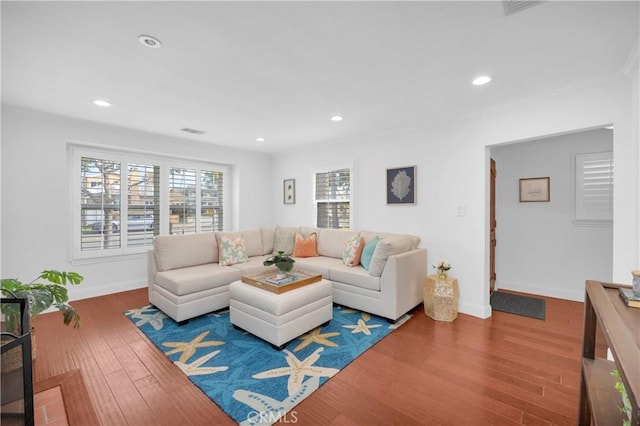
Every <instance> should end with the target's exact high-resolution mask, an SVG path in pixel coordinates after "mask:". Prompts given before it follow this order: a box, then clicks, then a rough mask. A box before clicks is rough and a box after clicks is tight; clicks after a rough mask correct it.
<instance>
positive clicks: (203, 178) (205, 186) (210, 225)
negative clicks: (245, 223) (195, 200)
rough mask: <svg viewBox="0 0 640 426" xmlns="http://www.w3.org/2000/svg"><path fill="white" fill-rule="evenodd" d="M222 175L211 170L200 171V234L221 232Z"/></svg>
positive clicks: (222, 216)
mask: <svg viewBox="0 0 640 426" xmlns="http://www.w3.org/2000/svg"><path fill="white" fill-rule="evenodd" d="M222 184H223V180H222V173H220V172H217V171H213V170H202V171H200V227H201V229H202V232H206V231H222V224H223V221H222V220H223V218H224V215H223V209H222V196H223V195H224V193H223V185H222Z"/></svg>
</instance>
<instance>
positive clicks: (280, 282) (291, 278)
mask: <svg viewBox="0 0 640 426" xmlns="http://www.w3.org/2000/svg"><path fill="white" fill-rule="evenodd" d="M296 279H297V278H296V277H294V276H290V275H287V276H286V277H284V278H277V277H276V276H275V275H274V276H272V277H269V278H267V279H266V281H267V282H268V283H271V284H275V285H283V284H288V283H290V282H293V281H295V280H296Z"/></svg>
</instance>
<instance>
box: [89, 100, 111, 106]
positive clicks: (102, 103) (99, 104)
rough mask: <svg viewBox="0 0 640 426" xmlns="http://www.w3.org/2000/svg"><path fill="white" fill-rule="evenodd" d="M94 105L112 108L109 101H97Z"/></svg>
mask: <svg viewBox="0 0 640 426" xmlns="http://www.w3.org/2000/svg"><path fill="white" fill-rule="evenodd" d="M93 104H94V105H98V106H101V107H110V106H111V103H110V102H107V101H105V100H103V99H96V100H95V101H93Z"/></svg>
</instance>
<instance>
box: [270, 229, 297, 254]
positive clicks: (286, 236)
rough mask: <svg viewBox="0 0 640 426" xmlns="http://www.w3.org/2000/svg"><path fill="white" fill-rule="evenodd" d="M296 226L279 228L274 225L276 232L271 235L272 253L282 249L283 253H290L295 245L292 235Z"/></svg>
mask: <svg viewBox="0 0 640 426" xmlns="http://www.w3.org/2000/svg"><path fill="white" fill-rule="evenodd" d="M296 231H297V228H280V227H279V226H276V232H275V235H274V237H273V254H278V252H279V251H283V252H284V254H289V255H290V254H292V253H293V248H294V247H295V239H294V236H295V234H296Z"/></svg>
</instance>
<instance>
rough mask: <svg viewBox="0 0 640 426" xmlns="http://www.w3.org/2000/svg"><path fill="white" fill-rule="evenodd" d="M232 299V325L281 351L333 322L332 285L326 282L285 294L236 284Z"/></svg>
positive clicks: (232, 286) (230, 304)
mask: <svg viewBox="0 0 640 426" xmlns="http://www.w3.org/2000/svg"><path fill="white" fill-rule="evenodd" d="M229 297H230V303H229V318H230V320H231V324H233V325H235V326H237V327H240V328H242V329H243V330H246V331H248V332H249V333H251V334H253V335H254V336H258V337H260V338H261V339H263V340H266V341H267V342H269V343H271V344H272V345H273V346H275V347H277V348H278V349H282V347H283V346H284V344H285V343H287V342H289V341H290V340H293V339H295V338H296V337H299V336H301V335H302V334H304V333H306V332H307V331H310V330H313V329H314V328H316V327H318V326H319V325H322V324H324V323H325V322H328V321H331V319H332V318H333V297H332V289H331V282H330V281H327V280H324V279H323V280H321V281H318V282H316V283H313V284H308V285H305V286H303V287H300V288H296V289H294V290H290V291H287V292H285V293H282V294H275V293H271V292H269V291H266V290H262V289H260V288H257V287H254V286H252V285H249V284H245V283H243V282H242V281H234V282H232V283H231V284H230V285H229Z"/></svg>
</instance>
